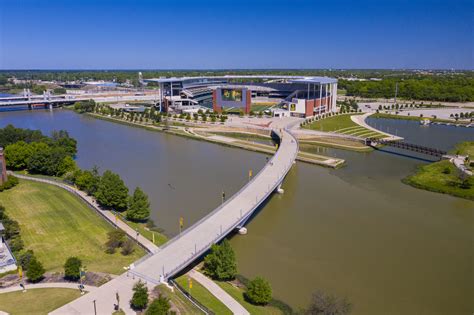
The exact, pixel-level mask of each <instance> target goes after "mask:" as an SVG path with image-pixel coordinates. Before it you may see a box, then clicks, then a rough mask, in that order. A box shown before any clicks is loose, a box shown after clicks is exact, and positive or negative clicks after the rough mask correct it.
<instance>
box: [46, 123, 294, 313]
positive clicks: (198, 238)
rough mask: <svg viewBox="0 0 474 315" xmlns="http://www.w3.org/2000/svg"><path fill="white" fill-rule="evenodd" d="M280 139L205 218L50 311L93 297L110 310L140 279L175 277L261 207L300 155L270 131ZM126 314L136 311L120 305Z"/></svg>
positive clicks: (288, 139)
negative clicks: (114, 275) (248, 177)
mask: <svg viewBox="0 0 474 315" xmlns="http://www.w3.org/2000/svg"><path fill="white" fill-rule="evenodd" d="M274 132H276V133H277V134H278V135H279V136H280V138H281V141H280V142H281V144H280V147H279V149H278V151H277V152H276V153H275V155H274V156H273V157H272V158H271V159H270V161H269V162H268V163H267V165H265V166H264V168H263V169H262V170H261V171H260V172H259V173H258V174H257V175H256V176H255V177H254V178H253V179H252V180H251V181H250V182H249V183H247V184H246V185H245V186H244V187H243V188H242V189H241V190H239V192H237V193H236V194H235V195H233V196H232V197H231V198H230V199H229V200H227V201H226V202H225V203H223V204H222V205H220V206H219V207H217V208H216V209H215V210H213V211H212V212H211V213H209V214H208V215H206V216H205V217H204V218H202V219H201V220H199V221H198V222H196V223H195V224H193V225H192V226H191V227H190V228H188V229H187V230H185V231H184V232H183V233H181V234H180V235H178V236H176V237H175V238H173V239H172V240H170V241H169V242H168V243H166V244H165V246H163V247H161V248H160V250H159V251H157V252H155V253H154V254H153V255H152V256H151V257H149V258H147V259H144V260H142V261H141V262H138V263H136V264H135V266H133V268H131V270H130V271H129V272H127V273H126V274H122V275H121V276H119V277H117V278H115V279H113V280H111V281H109V282H108V283H106V284H104V285H103V286H101V287H100V288H98V289H97V290H95V291H94V292H91V293H89V294H87V295H84V296H82V297H80V298H79V299H77V300H75V301H73V302H71V303H69V304H66V305H65V306H63V307H61V308H59V309H57V310H55V311H54V312H52V314H87V313H90V311H91V310H92V305H93V303H94V301H95V304H96V307H97V312H98V314H110V313H111V312H112V310H113V304H114V301H115V295H116V293H119V295H120V299H121V300H122V301H129V300H130V298H131V295H132V287H133V285H134V283H135V282H136V281H138V279H142V280H143V281H145V282H146V283H147V285H148V287H149V288H153V287H154V286H155V285H157V284H159V283H161V282H164V281H166V280H167V279H168V278H170V277H172V276H174V275H175V274H177V273H178V272H180V271H181V270H183V269H184V268H185V267H186V266H188V265H189V264H190V263H191V262H193V261H194V260H195V259H197V258H198V257H200V256H201V255H202V254H204V253H205V252H206V251H207V250H208V249H209V248H210V247H211V245H212V244H215V243H217V242H219V241H220V240H221V239H223V238H224V237H225V236H226V235H227V234H229V232H231V231H233V230H234V229H235V228H237V227H238V226H240V225H243V224H244V223H245V222H246V221H247V220H248V218H249V217H250V216H251V215H252V213H253V212H254V211H255V210H256V209H257V208H258V207H259V205H260V204H261V203H262V202H263V201H264V200H265V199H266V198H267V197H268V196H269V195H270V194H271V193H272V192H273V191H274V190H276V189H277V188H279V186H280V184H281V182H282V181H283V179H284V177H285V176H286V174H287V173H288V171H289V170H290V169H291V166H292V165H293V163H294V161H295V159H296V155H297V153H298V143H297V141H296V139H295V138H294V137H293V135H292V134H291V133H290V132H289V131H288V130H286V129H280V130H274ZM122 304H123V305H122V309H123V310H124V311H125V312H126V313H127V314H133V313H134V312H133V311H132V310H131V309H130V308H129V305H128V303H122Z"/></svg>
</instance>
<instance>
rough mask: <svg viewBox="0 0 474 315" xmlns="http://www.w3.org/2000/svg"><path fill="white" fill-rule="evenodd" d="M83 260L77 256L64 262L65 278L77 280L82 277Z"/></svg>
mask: <svg viewBox="0 0 474 315" xmlns="http://www.w3.org/2000/svg"><path fill="white" fill-rule="evenodd" d="M81 266H82V261H81V260H80V259H79V258H77V257H69V258H68V259H67V260H66V263H65V264H64V278H66V279H67V280H72V281H77V280H79V278H80V272H81Z"/></svg>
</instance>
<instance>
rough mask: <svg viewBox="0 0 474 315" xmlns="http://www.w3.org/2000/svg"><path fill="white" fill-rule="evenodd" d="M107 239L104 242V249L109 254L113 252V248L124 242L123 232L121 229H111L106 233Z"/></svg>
mask: <svg viewBox="0 0 474 315" xmlns="http://www.w3.org/2000/svg"><path fill="white" fill-rule="evenodd" d="M107 237H108V240H107V242H106V243H105V246H106V247H107V249H106V250H105V251H106V252H107V253H109V254H113V253H115V249H117V248H119V247H121V246H122V245H123V243H124V242H125V232H124V231H122V230H113V231H110V232H109V233H107Z"/></svg>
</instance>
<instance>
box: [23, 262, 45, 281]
mask: <svg viewBox="0 0 474 315" xmlns="http://www.w3.org/2000/svg"><path fill="white" fill-rule="evenodd" d="M44 271H45V270H44V268H43V265H42V264H41V262H39V261H38V260H37V259H36V257H33V258H32V259H31V260H30V263H29V265H28V270H27V271H26V276H27V277H28V281H30V282H33V283H35V282H39V281H41V279H43V275H44Z"/></svg>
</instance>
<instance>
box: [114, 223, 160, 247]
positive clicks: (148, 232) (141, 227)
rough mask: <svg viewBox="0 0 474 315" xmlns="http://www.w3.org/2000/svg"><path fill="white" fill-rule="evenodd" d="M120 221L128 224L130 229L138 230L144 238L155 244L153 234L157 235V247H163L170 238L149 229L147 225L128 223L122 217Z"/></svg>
mask: <svg viewBox="0 0 474 315" xmlns="http://www.w3.org/2000/svg"><path fill="white" fill-rule="evenodd" d="M120 219H121V220H122V221H123V222H125V223H126V224H128V225H129V226H130V227H132V228H133V229H134V230H137V229H138V232H139V233H140V234H141V235H142V236H144V237H145V238H147V239H148V240H150V241H152V242H153V234H155V244H156V245H157V246H161V245H163V244H164V243H166V242H167V241H168V238H167V237H166V235H164V234H161V233H159V232H155V231H151V230H150V229H147V228H146V226H145V223H138V222H132V221H128V220H126V219H125V218H124V217H123V216H121V217H120Z"/></svg>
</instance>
